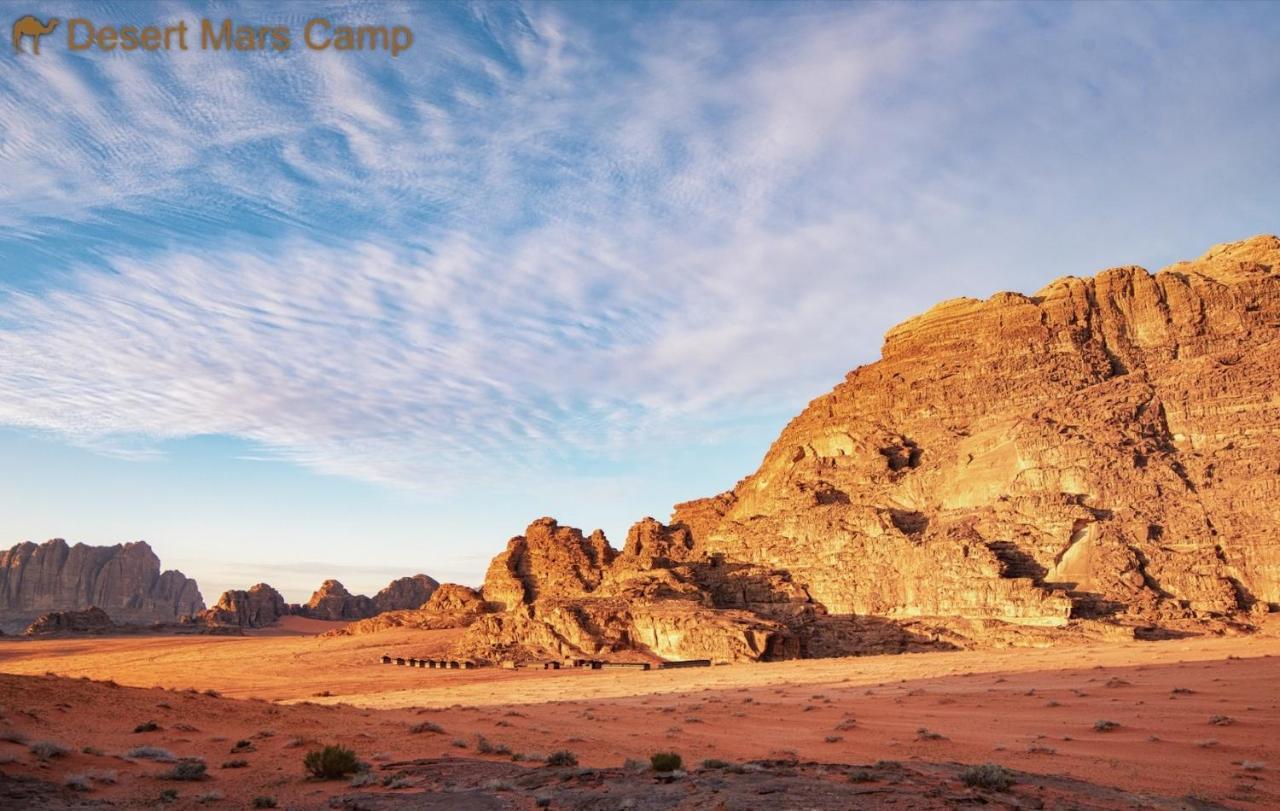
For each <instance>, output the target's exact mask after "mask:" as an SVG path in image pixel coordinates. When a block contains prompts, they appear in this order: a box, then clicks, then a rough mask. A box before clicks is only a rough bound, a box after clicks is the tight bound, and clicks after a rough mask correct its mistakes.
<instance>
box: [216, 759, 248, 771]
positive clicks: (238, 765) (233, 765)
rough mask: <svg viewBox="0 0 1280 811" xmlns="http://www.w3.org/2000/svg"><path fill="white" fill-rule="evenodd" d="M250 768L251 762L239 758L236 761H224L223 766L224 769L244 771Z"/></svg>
mask: <svg viewBox="0 0 1280 811" xmlns="http://www.w3.org/2000/svg"><path fill="white" fill-rule="evenodd" d="M248 766H249V761H247V760H240V759H239V758H237V759H236V760H228V761H224V762H223V764H222V768H224V769H244V768H247V767H248Z"/></svg>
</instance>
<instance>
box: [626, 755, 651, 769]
mask: <svg viewBox="0 0 1280 811" xmlns="http://www.w3.org/2000/svg"><path fill="white" fill-rule="evenodd" d="M622 768H624V769H626V770H627V771H629V772H642V771H644V770H645V769H647V768H648V766H645V765H644V762H643V761H639V760H636V759H635V758H631V757H629V758H627V759H626V760H624V761H623V762H622Z"/></svg>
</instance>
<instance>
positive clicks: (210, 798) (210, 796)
mask: <svg viewBox="0 0 1280 811" xmlns="http://www.w3.org/2000/svg"><path fill="white" fill-rule="evenodd" d="M224 799H225V798H224V797H223V796H222V792H221V791H218V790H217V789H214V790H213V791H208V792H205V793H204V794H201V795H200V796H199V797H196V802H198V803H200V804H201V805H210V804H211V803H220V802H222V801H223V800H224Z"/></svg>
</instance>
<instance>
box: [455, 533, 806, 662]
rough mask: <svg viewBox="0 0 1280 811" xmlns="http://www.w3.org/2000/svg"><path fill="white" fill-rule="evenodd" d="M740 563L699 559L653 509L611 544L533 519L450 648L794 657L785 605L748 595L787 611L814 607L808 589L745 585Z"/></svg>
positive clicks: (489, 656) (495, 656)
mask: <svg viewBox="0 0 1280 811" xmlns="http://www.w3.org/2000/svg"><path fill="white" fill-rule="evenodd" d="M747 568H752V567H738V568H737V569H736V570H734V569H732V568H730V567H726V566H725V565H724V564H723V561H720V560H714V559H705V558H702V557H699V556H698V554H697V553H696V552H695V550H694V549H693V543H692V537H691V535H690V533H689V532H688V530H687V529H685V528H683V527H668V526H664V525H663V524H661V523H659V522H658V521H655V520H654V519H652V518H646V519H644V520H643V521H641V522H639V523H637V524H636V525H635V526H634V527H632V529H631V531H630V532H629V533H628V537H627V542H626V544H625V546H624V548H623V551H622V552H621V553H619V552H617V551H616V550H614V549H613V547H612V546H610V545H609V542H608V540H607V539H606V538H605V536H604V533H603V532H600V531H599V530H597V531H596V532H594V533H592V534H591V535H590V536H584V535H583V533H582V532H581V531H580V530H578V529H575V528H573V527H564V526H560V525H559V524H558V523H557V522H556V521H555V520H554V519H551V518H540V519H538V520H537V521H535V522H533V524H531V525H530V526H529V528H528V529H527V530H526V531H525V534H524V535H521V536H517V537H516V538H513V539H512V540H511V541H510V543H509V544H508V545H507V550H506V551H505V552H503V553H502V554H500V555H498V556H497V557H496V558H495V559H494V560H493V563H492V564H491V565H490V567H489V572H488V575H487V576H486V578H485V585H484V590H483V598H484V600H485V603H486V606H487V608H488V609H490V611H491V613H487V614H485V615H483V616H480V617H479V618H478V619H476V620H474V621H473V622H472V623H470V624H469V625H468V627H467V630H466V633H465V635H464V636H463V639H462V640H461V641H460V642H459V644H458V647H457V650H456V652H457V654H458V655H460V656H467V657H470V658H475V659H486V660H490V661H497V660H502V659H515V660H526V659H539V658H579V657H587V658H600V657H609V658H624V659H625V658H636V657H639V658H648V659H702V658H710V659H715V660H717V661H744V660H756V659H761V658H783V657H787V656H792V655H798V654H799V652H800V651H799V641H798V639H797V637H796V636H795V635H794V634H793V633H792V630H791V629H790V628H789V627H788V625H787V624H786V623H785V621H784V620H783V617H784V616H786V615H788V612H787V611H784V610H779V611H778V612H777V613H776V615H774V614H770V613H769V612H767V611H757V610H755V609H757V608H759V607H760V606H759V605H758V604H757V602H756V599H757V598H759V601H760V602H762V603H768V604H769V606H770V607H771V608H773V607H777V606H780V605H783V604H786V605H793V603H791V602H790V601H791V600H793V599H794V600H796V601H798V603H799V604H800V605H802V606H804V608H797V609H796V610H795V611H793V612H791V613H790V616H792V617H796V616H800V615H802V614H804V613H805V611H806V609H807V610H808V611H809V612H810V616H812V613H813V611H814V608H813V606H812V605H810V604H809V601H808V598H807V595H805V594H804V593H803V590H798V589H797V590H793V591H791V592H789V593H787V594H786V596H784V597H779V596H777V595H774V594H772V593H766V592H767V589H765V590H763V591H760V592H756V591H751V590H750V589H749V588H748V587H747V586H746V585H745V584H746V579H745V578H740V577H739V575H741V574H742V570H743V569H747ZM753 574H758V573H755V572H753ZM764 579H766V580H767V578H764ZM783 580H785V577H782V576H779V578H778V581H779V583H781V582H782V581H783ZM735 583H736V587H735V586H734V585H731V584H735ZM788 585H789V584H788Z"/></svg>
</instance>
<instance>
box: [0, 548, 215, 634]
mask: <svg viewBox="0 0 1280 811" xmlns="http://www.w3.org/2000/svg"><path fill="white" fill-rule="evenodd" d="M95 606H96V607H98V608H101V609H102V610H104V611H105V612H106V613H107V614H108V615H109V616H110V617H111V618H112V619H113V620H115V621H116V622H118V623H153V622H175V621H177V620H179V619H181V618H183V617H187V616H190V615H191V614H194V613H195V612H197V611H200V610H201V609H203V608H204V600H203V598H202V597H201V596H200V589H199V587H197V585H196V582H195V581H194V580H190V579H188V578H187V577H186V576H184V575H183V574H182V573H181V572H178V571H166V572H161V571H160V559H159V558H158V557H156V554H155V553H154V552H152V551H151V547H150V546H148V545H147V544H146V543H144V542H142V541H138V542H136V543H128V544H117V545H115V546H86V545H85V544H76V545H74V546H68V545H67V542H66V541H64V540H61V539H55V540H52V541H47V542H45V543H43V544H39V545H37V544H34V543H22V544H18V545H17V546H15V547H13V548H12V549H9V550H8V551H6V552H3V553H0V628H3V630H5V631H6V632H13V631H18V630H21V629H23V628H25V627H26V626H27V625H29V624H30V623H31V622H32V621H33V620H35V619H36V618H37V617H39V616H40V615H41V614H44V613H47V612H50V611H78V610H84V609H88V608H90V607H95Z"/></svg>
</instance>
